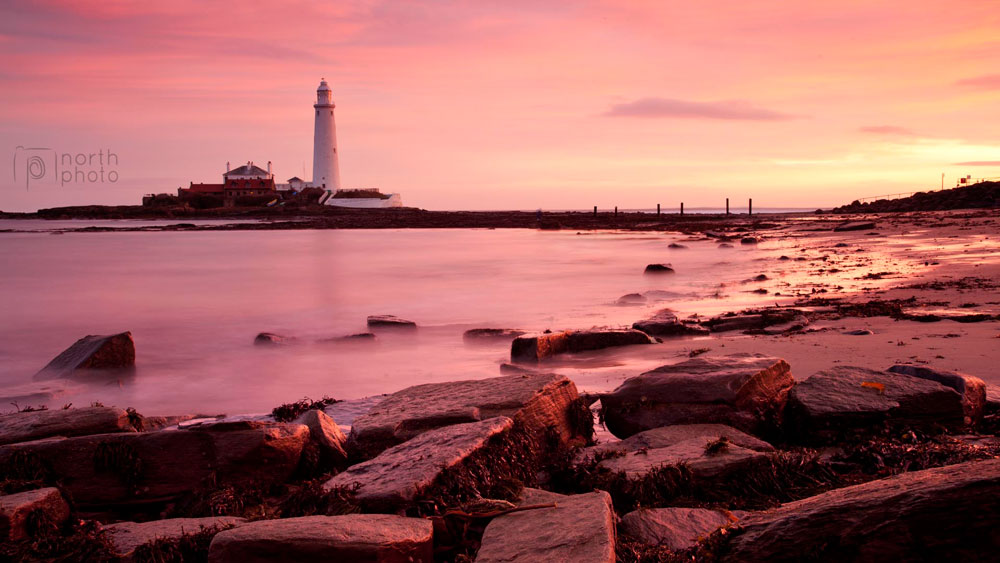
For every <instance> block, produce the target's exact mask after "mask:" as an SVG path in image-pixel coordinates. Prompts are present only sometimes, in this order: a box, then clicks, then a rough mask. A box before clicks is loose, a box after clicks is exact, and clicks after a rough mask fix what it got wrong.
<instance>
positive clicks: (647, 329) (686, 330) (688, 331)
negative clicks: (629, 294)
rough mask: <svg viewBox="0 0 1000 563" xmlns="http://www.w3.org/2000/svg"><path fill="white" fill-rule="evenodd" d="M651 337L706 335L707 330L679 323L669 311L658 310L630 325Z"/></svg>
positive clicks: (691, 324)
mask: <svg viewBox="0 0 1000 563" xmlns="http://www.w3.org/2000/svg"><path fill="white" fill-rule="evenodd" d="M632 328H634V329H636V330H641V331H642V332H644V333H646V334H652V335H653V336H689V335H704V334H708V329H707V328H704V327H702V326H699V325H697V324H693V323H685V322H681V320H680V319H678V318H677V315H675V314H674V312H673V311H671V310H670V309H660V310H659V311H657V312H656V313H654V314H653V316H651V317H649V318H648V319H643V320H641V321H638V322H636V323H634V324H633V325H632Z"/></svg>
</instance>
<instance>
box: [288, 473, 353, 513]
mask: <svg viewBox="0 0 1000 563" xmlns="http://www.w3.org/2000/svg"><path fill="white" fill-rule="evenodd" d="M325 482H326V478H321V479H314V480H312V481H306V482H304V483H302V484H301V485H299V486H298V487H297V488H295V490H293V491H292V492H291V493H290V494H289V495H288V496H286V497H285V498H284V499H282V500H281V502H280V504H279V505H278V514H279V515H280V517H281V518H294V517H297V516H338V515H341V514H354V513H356V512H360V511H361V509H360V507H359V506H358V502H357V499H356V496H357V492H358V487H359V485H357V484H355V485H353V486H350V487H334V488H332V489H326V488H325V487H324V486H323V485H324V483H325Z"/></svg>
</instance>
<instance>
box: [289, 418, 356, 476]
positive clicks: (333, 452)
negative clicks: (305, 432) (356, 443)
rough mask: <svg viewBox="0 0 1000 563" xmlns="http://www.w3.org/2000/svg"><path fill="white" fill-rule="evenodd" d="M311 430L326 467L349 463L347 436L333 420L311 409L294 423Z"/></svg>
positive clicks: (310, 432)
mask: <svg viewBox="0 0 1000 563" xmlns="http://www.w3.org/2000/svg"><path fill="white" fill-rule="evenodd" d="M292 422H293V423H294V424H302V425H304V426H305V427H306V428H308V429H309V435H310V437H311V438H312V441H313V442H314V443H316V445H318V446H319V448H320V452H321V454H322V456H323V458H324V459H323V461H324V465H333V466H337V467H339V466H343V465H345V464H346V463H347V436H345V435H344V432H343V431H342V430H341V429H340V427H339V426H337V423H336V422H334V421H333V419H332V418H330V417H329V416H327V415H326V413H324V412H323V411H321V410H319V409H309V410H307V411H306V412H304V413H302V414H300V415H299V416H298V418H296V419H295V420H293V421H292Z"/></svg>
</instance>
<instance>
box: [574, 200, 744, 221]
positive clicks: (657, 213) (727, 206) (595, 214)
mask: <svg viewBox="0 0 1000 563" xmlns="http://www.w3.org/2000/svg"><path fill="white" fill-rule="evenodd" d="M681 215H684V202H683V201H682V202H681ZM726 215H729V198H728V197H727V198H726ZM747 215H753V198H750V200H749V201H748V202H747ZM617 216H618V206H617V205H616V206H615V217H617ZM656 216H657V217H659V216H660V204H659V203H657V204H656ZM594 217H597V206H596V205H595V206H594Z"/></svg>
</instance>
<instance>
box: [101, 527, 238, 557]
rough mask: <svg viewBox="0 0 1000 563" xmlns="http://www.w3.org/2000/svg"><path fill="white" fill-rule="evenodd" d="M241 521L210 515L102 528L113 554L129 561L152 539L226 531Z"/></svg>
mask: <svg viewBox="0 0 1000 563" xmlns="http://www.w3.org/2000/svg"><path fill="white" fill-rule="evenodd" d="M245 523H246V520H244V519H243V518H235V517H232V516H211V517H207V518H169V519H167V520H152V521H150V522H118V523H117V524H110V525H108V526H104V528H103V530H104V533H105V536H106V537H107V538H108V539H109V540H111V545H112V547H113V548H114V550H115V554H116V555H118V556H119V557H123V558H125V559H130V558H131V557H132V556H133V554H134V552H135V549H136V548H137V547H140V546H142V545H146V544H148V543H150V542H153V541H156V540H176V539H180V538H181V537H183V536H185V535H188V534H196V533H199V532H201V531H202V530H207V529H213V528H214V529H219V530H221V529H226V528H231V527H235V526H240V525H242V524H245Z"/></svg>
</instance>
